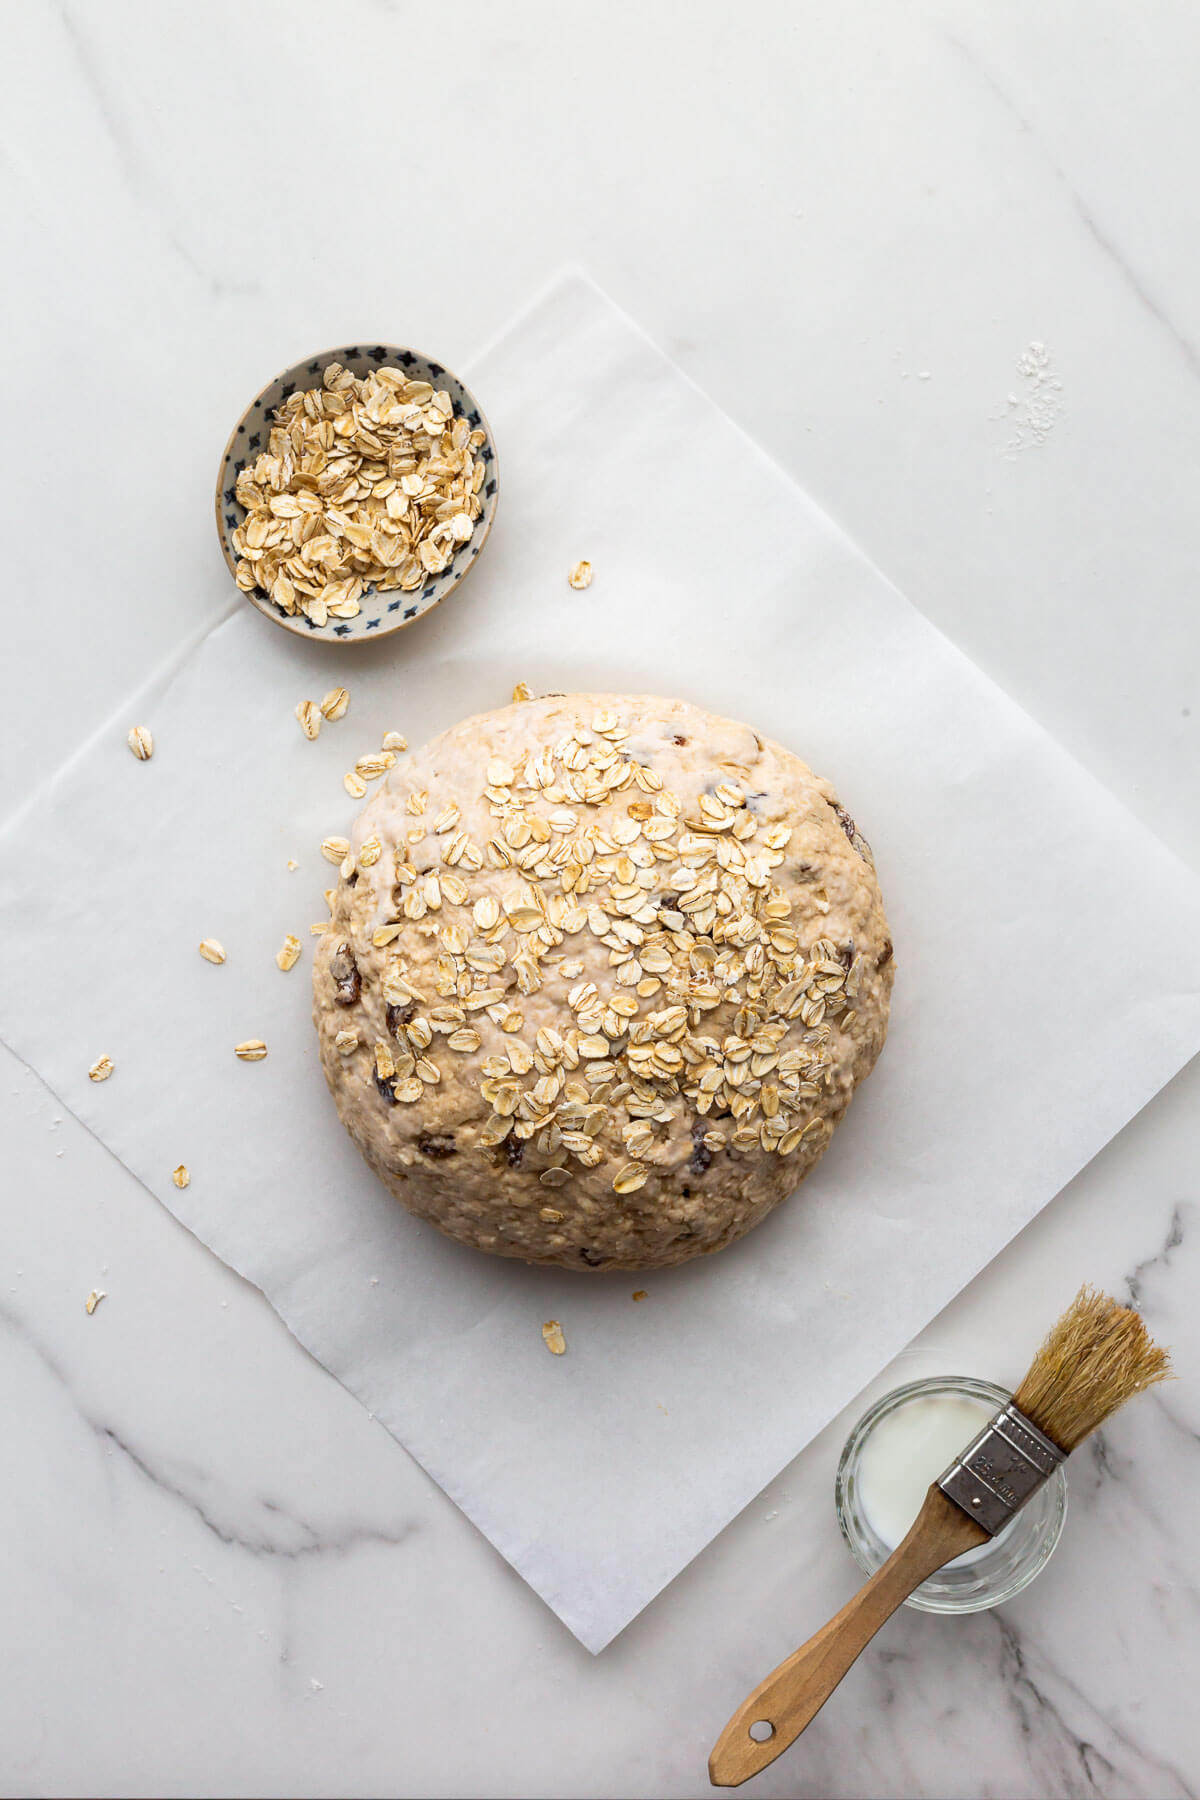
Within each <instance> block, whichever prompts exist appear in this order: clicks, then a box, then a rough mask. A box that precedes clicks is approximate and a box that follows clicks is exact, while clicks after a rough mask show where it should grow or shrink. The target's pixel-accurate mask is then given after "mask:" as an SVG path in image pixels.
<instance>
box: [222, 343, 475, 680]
mask: <svg viewBox="0 0 1200 1800" xmlns="http://www.w3.org/2000/svg"><path fill="white" fill-rule="evenodd" d="M331 362H339V363H341V364H342V365H343V367H344V368H347V369H350V370H351V371H352V372H353V374H355V375H359V376H362V375H368V374H370V373H371V371H372V369H375V368H379V367H380V366H381V365H382V364H387V365H389V366H391V367H398V368H402V369H403V370H404V371H405V373H406V374H407V375H409V376H410V377H411V379H412V380H414V381H428V382H431V383H432V385H433V386H434V387H435V388H444V389H445V390H446V392H447V393H448V394H449V396H450V400H451V404H452V405H453V408H454V413H455V416H456V417H457V416H458V415H460V414H461V416H462V417H463V418H465V419H466V421H467V423H468V425H469V426H470V427H471V429H472V431H482V432H483V433H484V441H483V443H482V444H481V445H480V446H479V448H478V450H477V451H476V452H475V454H476V456H477V457H478V458H479V460H480V461H482V462H483V464H484V465H485V469H486V474H485V476H484V481H483V487H482V489H481V490H480V499H481V500H482V503H483V504H482V510H481V512H480V515H479V518H478V519H477V520H476V522H475V530H474V532H473V533H472V534H471V536H470V537H469V538H468V539H467V541H466V543H465V544H462V545H460V546H459V548H458V549H457V550H456V551H455V553H454V556H453V557H452V558H451V560H450V562H449V563H448V564H447V566H446V567H445V568H444V569H443V570H442V572H441V573H440V574H439V575H431V576H429V577H428V579H427V580H426V581H425V583H424V585H423V586H422V587H420V588H418V589H416V590H415V591H414V592H412V593H399V592H397V590H395V589H388V590H386V591H384V592H382V593H381V592H380V591H379V590H378V589H377V588H376V587H375V586H374V585H371V586H368V587H367V588H365V589H364V591H363V593H362V596H361V599H360V602H359V604H360V608H361V610H360V611H359V613H358V616H357V617H356V618H353V619H334V618H331V619H329V620H328V621H327V622H326V624H324V625H314V624H313V622H312V620H311V619H309V618H307V617H306V616H305V615H304V614H303V613H294V614H289V613H285V612H284V610H283V608H282V607H280V606H277V605H276V604H275V602H274V601H273V600H272V599H271V597H270V595H269V594H267V593H265V592H264V591H263V590H262V589H261V588H252V589H251V590H250V591H249V592H248V593H247V594H246V599H247V600H249V601H250V603H251V605H253V606H256V607H257V608H258V610H259V612H260V613H263V614H265V615H266V617H267V618H269V619H272V620H273V621H274V622H275V624H277V625H282V626H283V627H284V629H285V630H287V631H293V632H295V633H296V634H297V635H298V636H300V637H310V638H319V639H326V640H328V641H329V642H330V643H343V644H348V643H360V642H365V641H367V640H368V639H373V638H380V637H387V636H388V635H389V634H390V633H391V632H394V631H402V630H403V629H404V627H405V626H406V625H411V624H412V622H413V620H414V619H419V618H420V617H421V616H422V614H424V613H427V612H429V611H430V610H431V609H432V608H433V607H435V606H436V605H437V604H438V602H439V601H441V600H444V599H445V598H446V596H447V594H449V593H451V592H453V590H454V589H455V588H456V587H457V586H458V584H459V582H460V581H461V580H462V579H463V577H464V576H465V575H466V574H467V573H468V571H469V570H471V569H472V568H474V566H475V563H476V561H477V560H478V557H479V553H480V551H481V550H482V549H483V546H484V544H485V543H486V542H487V537H488V533H489V532H490V531H491V528H492V521H493V519H494V518H495V516H496V502H497V498H498V494H499V481H498V469H497V463H496V447H495V443H494V440H493V438H492V433H491V429H490V427H489V425H488V422H487V420H486V418H485V417H484V415H483V412H482V409H481V408H480V405H479V402H478V401H477V400H476V399H475V396H474V395H473V394H472V393H471V391H470V389H469V388H467V387H465V386H464V385H463V383H462V382H461V381H460V380H459V379H458V377H457V376H456V375H454V374H452V373H451V372H450V370H449V369H447V368H446V366H445V365H444V364H443V363H440V362H435V361H434V360H433V359H432V358H430V357H428V356H423V355H422V354H421V352H420V351H419V350H410V349H404V348H401V347H399V346H397V345H395V344H372V345H369V346H366V347H364V346H362V345H360V344H347V345H345V346H344V347H343V348H341V349H337V350H326V351H323V352H322V353H321V354H320V355H319V356H310V357H306V358H304V359H303V360H302V361H300V362H297V363H293V364H292V365H291V367H290V368H287V369H284V370H283V371H282V372H281V373H280V374H279V375H277V376H276V377H275V379H274V381H272V382H269V383H268V385H267V386H266V387H265V388H264V389H263V390H262V392H261V394H259V395H258V396H257V398H256V399H254V400H252V401H251V403H250V405H249V406H248V407H247V408H246V410H245V412H244V413H243V414H242V417H241V419H240V420H239V421H238V423H237V424H236V425H235V426H234V428H233V431H232V432H231V433H230V436H229V442H228V443H227V444H226V446H225V453H224V455H223V456H222V458H221V467H220V470H219V471H218V474H217V489H216V520H217V536H218V538H219V539H220V543H221V553H222V555H223V556H224V558H225V561H226V563H227V564H228V565H229V572H230V574H231V575H232V574H234V573H235V572H236V569H237V563H238V557H237V552H236V551H235V550H234V548H233V534H234V532H235V531H236V530H237V528H238V526H239V525H240V524H241V523H242V522H243V520H244V519H245V517H246V514H245V509H244V508H243V507H242V506H241V505H240V504H239V502H238V499H237V479H238V476H239V475H240V474H241V472H242V470H243V469H244V468H245V467H246V465H247V463H252V462H253V461H254V460H255V458H256V457H257V456H258V454H259V452H260V450H262V449H263V448H264V447H265V445H266V444H267V441H268V438H269V436H270V430H271V426H272V423H273V422H274V414H275V410H276V408H277V407H279V406H281V405H282V404H283V402H284V401H285V400H286V399H287V398H288V396H289V395H291V394H293V393H295V391H296V389H297V388H309V387H315V386H318V385H319V384H320V381H321V377H322V375H323V373H324V371H325V369H326V368H327V367H328V366H329V364H330V363H331Z"/></svg>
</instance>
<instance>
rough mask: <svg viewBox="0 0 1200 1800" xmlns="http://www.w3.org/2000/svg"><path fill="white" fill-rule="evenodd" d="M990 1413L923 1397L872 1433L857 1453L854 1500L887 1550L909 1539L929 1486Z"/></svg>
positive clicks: (959, 1399) (962, 1399)
mask: <svg viewBox="0 0 1200 1800" xmlns="http://www.w3.org/2000/svg"><path fill="white" fill-rule="evenodd" d="M994 1410H995V1409H994V1408H993V1407H990V1406H985V1405H984V1404H982V1402H980V1401H978V1400H970V1399H968V1398H967V1397H966V1396H965V1395H962V1394H929V1395H921V1396H919V1397H918V1398H916V1399H913V1400H908V1401H905V1403H904V1404H903V1405H902V1406H898V1407H896V1409H895V1410H894V1411H893V1412H890V1413H888V1414H887V1415H886V1416H885V1417H884V1418H882V1419H880V1420H879V1422H878V1424H877V1425H876V1426H875V1427H874V1428H873V1429H872V1431H871V1432H870V1434H869V1436H868V1437H867V1439H866V1441H865V1442H864V1444H863V1447H862V1450H861V1452H860V1454H859V1463H858V1482H857V1485H858V1499H859V1504H860V1506H861V1507H862V1510H863V1512H864V1513H865V1514H866V1517H867V1518H868V1520H869V1521H870V1523H871V1525H872V1526H873V1527H874V1529H875V1531H876V1532H878V1534H879V1536H880V1537H881V1538H882V1539H883V1541H884V1543H885V1544H886V1545H887V1546H888V1549H889V1550H894V1549H895V1548H896V1545H897V1544H898V1543H900V1541H901V1539H902V1538H904V1537H906V1536H907V1534H908V1531H909V1528H910V1527H911V1525H912V1523H913V1521H914V1519H915V1518H916V1516H917V1514H918V1513H919V1512H920V1510H921V1506H922V1503H923V1501H924V1499H925V1494H926V1491H927V1490H928V1488H929V1484H930V1482H933V1481H936V1480H937V1478H938V1476H939V1475H944V1474H945V1472H946V1470H947V1469H948V1468H949V1466H950V1464H951V1463H952V1462H953V1461H954V1458H955V1457H956V1456H957V1455H958V1454H959V1452H960V1451H962V1450H965V1449H966V1447H967V1445H968V1444H969V1443H970V1442H971V1439H972V1438H973V1437H975V1436H976V1435H977V1433H978V1432H980V1431H981V1430H982V1429H983V1427H984V1426H985V1425H986V1424H987V1422H988V1420H989V1419H990V1418H991V1417H992V1415H993V1412H994ZM1005 1529H1007V1527H1006V1528H1005ZM998 1535H1002V1534H998ZM989 1548H990V1545H989V1544H980V1545H979V1547H978V1548H977V1549H975V1550H966V1551H964V1552H963V1554H962V1555H961V1556H956V1557H955V1558H954V1562H953V1563H951V1564H948V1565H947V1566H948V1567H950V1568H954V1567H956V1566H957V1565H958V1564H960V1563H964V1562H969V1561H971V1560H972V1559H973V1558H975V1557H978V1556H982V1555H983V1554H984V1553H985V1551H987V1550H988V1549H989Z"/></svg>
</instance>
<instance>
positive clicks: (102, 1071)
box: [88, 1056, 113, 1081]
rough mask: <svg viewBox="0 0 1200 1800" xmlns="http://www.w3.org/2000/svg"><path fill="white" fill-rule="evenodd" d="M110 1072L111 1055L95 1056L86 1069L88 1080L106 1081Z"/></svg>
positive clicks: (111, 1070) (111, 1068)
mask: <svg viewBox="0 0 1200 1800" xmlns="http://www.w3.org/2000/svg"><path fill="white" fill-rule="evenodd" d="M112 1072H113V1059H112V1057H111V1056H98V1057H97V1058H96V1061H95V1062H94V1063H93V1064H92V1066H91V1068H90V1069H89V1070H88V1080H89V1081H107V1080H108V1078H109V1076H110V1075H111V1074H112Z"/></svg>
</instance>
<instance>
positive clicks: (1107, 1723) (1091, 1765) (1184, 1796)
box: [988, 1608, 1195, 1800]
mask: <svg viewBox="0 0 1200 1800" xmlns="http://www.w3.org/2000/svg"><path fill="white" fill-rule="evenodd" d="M988 1617H989V1618H990V1619H991V1621H992V1623H993V1625H994V1626H995V1629H996V1633H997V1635H998V1637H999V1639H1000V1646H1001V1672H1002V1675H1003V1678H1004V1692H1005V1694H1006V1696H1007V1698H1008V1700H1009V1703H1010V1705H1011V1707H1012V1710H1013V1713H1014V1715H1015V1718H1016V1720H1017V1724H1018V1728H1019V1730H1020V1732H1021V1736H1022V1739H1023V1740H1024V1742H1025V1744H1026V1747H1027V1750H1028V1752H1029V1754H1030V1757H1031V1762H1032V1759H1033V1757H1034V1756H1037V1757H1039V1758H1041V1757H1047V1756H1048V1757H1049V1758H1050V1759H1051V1761H1052V1763H1053V1764H1055V1765H1057V1769H1056V1772H1057V1773H1058V1774H1059V1775H1061V1777H1062V1778H1063V1781H1064V1786H1063V1788H1062V1790H1061V1791H1062V1792H1064V1793H1069V1794H1071V1795H1076V1794H1095V1795H1097V1796H1099V1797H1100V1800H1111V1797H1112V1796H1113V1795H1114V1794H1116V1793H1117V1792H1119V1791H1120V1790H1119V1789H1118V1788H1117V1786H1116V1785H1115V1784H1116V1783H1117V1782H1121V1783H1122V1784H1123V1785H1124V1784H1125V1783H1126V1782H1127V1781H1128V1776H1127V1774H1126V1773H1125V1772H1124V1771H1122V1770H1121V1769H1120V1768H1119V1767H1118V1765H1117V1764H1116V1763H1115V1762H1114V1761H1113V1760H1112V1758H1111V1757H1109V1756H1107V1755H1106V1754H1105V1752H1104V1751H1103V1750H1102V1749H1101V1748H1100V1746H1099V1744H1097V1743H1096V1742H1095V1741H1094V1740H1093V1738H1091V1737H1083V1736H1081V1735H1080V1733H1079V1732H1078V1731H1076V1730H1074V1729H1072V1727H1071V1725H1070V1724H1069V1723H1068V1721H1067V1719H1066V1717H1065V1716H1064V1712H1063V1708H1062V1705H1061V1703H1059V1702H1056V1701H1055V1700H1054V1699H1052V1698H1051V1696H1050V1694H1049V1692H1048V1691H1047V1684H1046V1681H1045V1678H1043V1677H1042V1676H1041V1675H1040V1674H1039V1675H1038V1676H1037V1677H1036V1678H1035V1673H1034V1669H1033V1667H1032V1661H1033V1658H1032V1653H1031V1651H1030V1650H1028V1649H1027V1648H1026V1646H1025V1644H1024V1642H1023V1640H1022V1637H1021V1634H1020V1633H1019V1632H1018V1631H1017V1629H1016V1627H1015V1625H1014V1624H1013V1622H1012V1618H1011V1615H1010V1614H1008V1613H1006V1612H1005V1611H1004V1610H1003V1609H999V1608H998V1609H997V1610H996V1611H994V1612H992V1613H990V1614H989V1615H988ZM1048 1674H1049V1677H1050V1679H1051V1680H1053V1681H1054V1682H1055V1683H1057V1685H1058V1686H1059V1687H1060V1688H1062V1689H1063V1690H1064V1691H1065V1693H1067V1694H1068V1695H1069V1696H1070V1697H1071V1699H1072V1700H1074V1701H1075V1702H1076V1703H1077V1705H1078V1706H1079V1707H1080V1708H1082V1709H1083V1710H1084V1711H1085V1712H1086V1713H1087V1714H1088V1715H1090V1716H1091V1717H1092V1718H1094V1719H1095V1720H1096V1724H1097V1725H1098V1726H1099V1727H1100V1728H1101V1732H1103V1733H1107V1734H1108V1735H1109V1736H1111V1737H1112V1738H1113V1739H1114V1740H1115V1741H1116V1743H1117V1744H1118V1745H1119V1746H1120V1748H1121V1749H1123V1750H1125V1751H1127V1752H1128V1753H1129V1755H1130V1756H1131V1757H1135V1758H1137V1760H1138V1762H1139V1763H1141V1764H1142V1765H1143V1768H1144V1769H1152V1770H1154V1771H1155V1773H1156V1774H1157V1775H1158V1776H1161V1777H1162V1780H1163V1783H1164V1785H1163V1786H1162V1787H1161V1788H1156V1790H1155V1800H1195V1790H1194V1789H1193V1788H1191V1787H1189V1786H1188V1784H1187V1782H1186V1781H1185V1780H1184V1778H1183V1776H1182V1775H1181V1774H1180V1772H1179V1770H1178V1769H1176V1768H1174V1767H1173V1766H1172V1765H1171V1764H1169V1763H1166V1762H1164V1761H1162V1760H1160V1759H1159V1758H1157V1757H1155V1756H1154V1755H1152V1754H1151V1753H1150V1752H1149V1751H1148V1750H1147V1749H1146V1747H1145V1745H1144V1744H1139V1743H1136V1742H1135V1741H1134V1740H1133V1739H1132V1738H1130V1737H1129V1736H1128V1735H1127V1734H1126V1733H1125V1732H1123V1731H1122V1730H1121V1729H1120V1727H1119V1726H1118V1725H1117V1724H1115V1723H1114V1721H1113V1719H1112V1718H1111V1717H1110V1718H1106V1719H1099V1718H1097V1716H1096V1714H1095V1709H1094V1707H1093V1705H1092V1703H1091V1702H1090V1701H1089V1700H1088V1698H1087V1696H1086V1695H1085V1694H1083V1693H1082V1692H1081V1691H1080V1690H1079V1688H1078V1687H1076V1686H1075V1684H1074V1683H1073V1682H1071V1681H1069V1680H1068V1679H1067V1677H1066V1676H1065V1675H1064V1674H1063V1672H1062V1671H1061V1670H1060V1669H1057V1668H1054V1667H1048ZM1097 1735H1101V1733H1100V1732H1098V1733H1097ZM1080 1781H1082V1783H1083V1784H1084V1785H1083V1786H1082V1787H1081V1786H1080V1785H1079V1782H1080ZM1125 1791H1126V1792H1128V1793H1131V1794H1136V1793H1137V1792H1138V1790H1137V1789H1136V1788H1133V1787H1126V1788H1125Z"/></svg>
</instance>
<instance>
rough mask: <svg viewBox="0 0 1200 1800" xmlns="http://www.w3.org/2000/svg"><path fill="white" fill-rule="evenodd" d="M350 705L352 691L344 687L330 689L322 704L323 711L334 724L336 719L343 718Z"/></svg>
mask: <svg viewBox="0 0 1200 1800" xmlns="http://www.w3.org/2000/svg"><path fill="white" fill-rule="evenodd" d="M349 704H350V690H349V688H344V687H335V688H330V690H329V692H328V693H327V694H326V696H325V698H324V699H323V700H322V702H321V711H322V713H324V715H325V717H326V718H327V719H328V720H329V721H330V723H331V724H332V723H333V721H334V719H340V718H343V717H344V715H345V712H346V708H347V707H348V706H349Z"/></svg>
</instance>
